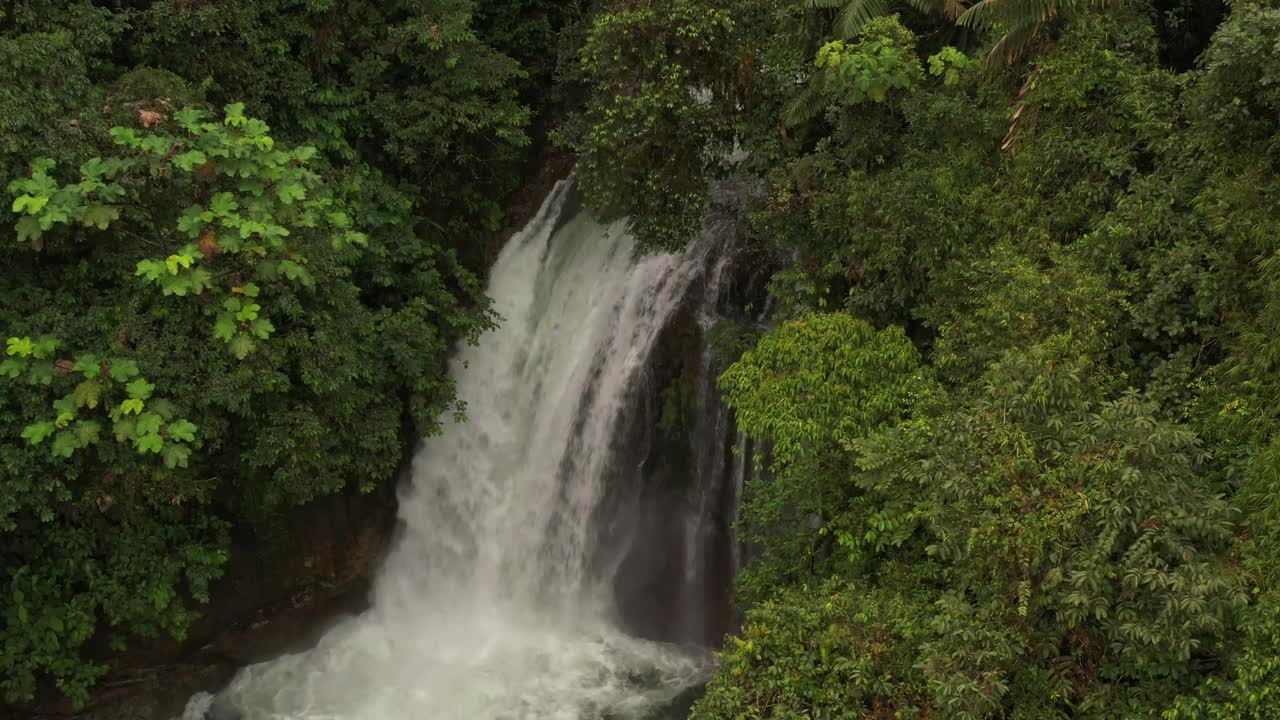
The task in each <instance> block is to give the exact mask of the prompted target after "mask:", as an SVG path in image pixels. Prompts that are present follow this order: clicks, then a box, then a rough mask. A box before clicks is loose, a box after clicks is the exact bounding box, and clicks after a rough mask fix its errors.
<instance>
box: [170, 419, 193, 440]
mask: <svg viewBox="0 0 1280 720" xmlns="http://www.w3.org/2000/svg"><path fill="white" fill-rule="evenodd" d="M196 429H197V428H196V426H195V423H193V422H191V421H189V420H178V421H176V422H174V423H173V424H171V425H170V426H169V427H168V428H166V430H167V431H168V433H169V439H171V440H178V441H181V442H193V441H194V440H195V439H196Z"/></svg>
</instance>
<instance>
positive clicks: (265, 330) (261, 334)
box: [249, 318, 276, 340]
mask: <svg viewBox="0 0 1280 720" xmlns="http://www.w3.org/2000/svg"><path fill="white" fill-rule="evenodd" d="M249 330H250V332H252V333H253V334H254V336H256V337H257V338H258V339H259V340H266V339H267V338H269V337H271V333H273V332H275V331H276V326H275V325H272V324H271V321H270V320H268V319H266V318H258V319H256V320H254V321H253V323H251V324H250V325H249Z"/></svg>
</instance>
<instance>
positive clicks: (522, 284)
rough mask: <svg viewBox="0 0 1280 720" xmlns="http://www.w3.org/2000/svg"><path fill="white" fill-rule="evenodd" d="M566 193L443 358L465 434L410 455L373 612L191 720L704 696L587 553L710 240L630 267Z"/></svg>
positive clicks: (481, 718) (512, 254) (447, 713)
mask: <svg viewBox="0 0 1280 720" xmlns="http://www.w3.org/2000/svg"><path fill="white" fill-rule="evenodd" d="M569 193H570V187H569V183H567V182H565V183H561V184H560V185H558V186H557V187H556V189H555V190H554V191H553V192H552V194H551V196H550V197H549V198H548V199H547V201H546V203H545V204H544V205H543V208H542V209H541V211H540V212H539V215H538V216H537V218H535V219H534V221H532V222H531V223H530V225H529V226H528V227H527V228H526V229H525V230H524V231H523V232H522V233H520V234H519V235H517V236H516V237H514V238H513V239H512V240H511V241H510V242H509V243H508V245H507V247H506V248H505V249H504V250H503V252H502V254H501V256H500V257H499V259H498V261H497V263H496V264H495V266H494V267H493V270H492V275H491V280H490V286H489V294H490V296H491V297H493V299H494V301H495V305H496V309H497V311H498V312H499V313H500V314H501V316H502V317H503V322H502V324H501V327H500V329H498V330H497V331H495V332H492V333H489V334H488V335H486V336H484V337H483V338H482V339H481V341H480V343H479V345H478V346H475V347H466V348H463V349H462V350H461V351H460V352H459V353H458V355H457V357H456V358H455V359H454V361H453V364H452V372H453V377H454V378H455V380H456V381H457V384H458V391H459V395H460V397H461V398H462V399H464V400H465V401H466V403H467V413H468V419H467V421H466V422H465V423H462V424H457V425H452V426H449V427H448V428H446V430H445V431H444V433H443V434H442V435H440V436H438V437H434V438H430V439H428V440H427V441H426V442H425V443H424V444H423V447H422V448H421V449H420V450H419V452H418V454H417V456H416V458H415V461H414V464H413V470H412V481H411V482H409V483H407V484H406V488H405V489H404V490H403V492H402V497H401V503H400V517H401V520H402V525H403V533H402V536H401V537H400V538H399V540H398V541H397V543H396V545H395V547H394V548H393V550H392V552H391V554H390V556H389V557H388V558H387V561H386V564H385V566H384V567H383V569H382V570H381V573H380V575H379V577H378V579H377V580H376V582H375V586H374V592H373V599H372V607H371V608H370V610H368V611H367V612H366V613H364V614H363V615H360V616H358V617H355V618H352V619H349V620H346V621H344V622H343V623H341V624H339V625H338V626H336V627H334V628H333V629H332V630H331V631H329V632H328V633H327V634H326V635H325V636H324V637H323V638H322V639H321V640H320V641H319V643H318V644H317V645H316V646H315V647H314V648H313V649H311V650H308V651H306V652H303V653H300V654H296V655H290V656H285V657H282V658H278V659H276V660H273V661H270V662H267V663H263V664H261V665H256V666H251V667H249V668H246V669H244V670H243V671H241V672H240V674H239V675H238V676H237V677H236V678H235V679H234V680H233V682H232V683H231V685H230V686H229V687H228V688H227V689H225V690H224V691H223V692H222V693H221V694H220V695H219V696H218V699H217V700H216V702H215V701H214V700H213V699H212V698H210V697H207V696H206V697H201V698H195V699H193V700H192V702H191V703H190V705H189V706H188V708H187V712H186V718H188V720H195V719H197V718H200V719H203V718H204V717H205V716H206V715H209V716H213V715H214V714H216V713H225V714H226V715H228V716H232V717H242V718H244V720H268V719H270V720H320V719H322V718H323V719H325V720H405V719H406V718H415V719H421V720H508V719H510V720H517V719H519V720H525V719H528V720H535V719H537V720H541V719H544V718H545V719H548V720H550V719H555V720H599V719H601V718H642V717H646V716H647V715H648V714H649V713H651V712H652V711H653V710H654V709H655V708H659V707H661V706H662V705H663V704H664V703H667V702H669V701H670V700H671V698H673V697H674V696H676V695H677V694H679V693H681V692H682V691H684V690H686V689H687V688H689V687H692V686H695V685H697V684H698V683H699V682H701V681H702V680H704V679H705V677H706V674H707V672H708V670H709V662H708V658H707V655H706V653H705V652H704V651H699V650H696V649H690V648H687V647H682V646H677V645H672V644H668V643H659V642H654V641H650V640H642V639H639V638H637V637H634V636H632V635H630V634H628V633H627V632H624V631H623V629H621V627H620V624H619V623H618V621H617V612H616V609H615V604H614V598H613V592H614V578H613V577H611V576H610V575H611V571H610V568H613V571H615V572H616V570H617V567H618V563H617V562H613V563H610V562H608V561H607V560H605V561H601V553H600V551H599V549H598V548H597V547H595V545H597V544H598V543H599V542H600V538H601V536H602V533H601V531H600V529H599V528H598V527H597V525H598V524H599V522H600V518H599V517H598V516H599V514H600V508H601V506H602V504H603V503H604V500H605V498H606V496H607V494H608V493H607V489H608V488H607V485H608V483H609V482H610V475H611V473H612V471H613V469H614V468H615V466H616V465H617V463H618V460H617V459H616V458H615V455H616V453H615V451H614V449H615V446H616V445H617V442H616V437H615V436H616V435H617V433H618V432H619V424H620V422H621V421H620V418H623V417H624V415H625V412H626V410H627V403H628V402H629V397H630V395H631V394H633V390H634V387H635V386H636V384H637V383H638V382H640V381H641V380H642V376H643V374H644V372H643V371H644V369H645V367H646V363H647V361H648V358H649V355H650V353H651V350H652V348H653V346H654V343H655V342H656V339H657V338H658V336H659V334H660V332H661V331H662V329H663V327H664V325H665V324H666V322H667V321H668V318H669V317H670V316H671V315H672V314H673V313H675V312H676V311H677V310H678V309H679V308H680V307H681V305H682V303H684V301H685V297H686V295H687V294H688V293H689V288H690V287H691V286H692V285H693V283H694V282H695V280H697V279H698V278H699V277H701V275H702V274H703V272H704V269H705V268H706V266H707V264H708V262H707V255H708V252H709V247H710V246H712V245H713V244H714V243H713V242H709V241H707V240H704V241H703V242H701V243H698V244H696V245H695V247H693V248H691V249H690V250H689V251H688V252H686V253H685V254H683V255H648V256H641V257H637V256H636V254H635V253H634V251H633V247H632V240H631V238H630V237H629V236H628V235H627V234H626V233H625V231H624V229H623V227H622V226H621V225H615V226H612V227H603V226H601V225H599V224H597V223H596V222H595V221H593V220H592V219H591V218H590V217H589V216H588V215H587V214H586V213H579V214H577V215H575V216H574V217H573V218H571V219H569V220H568V221H567V222H565V223H563V224H562V225H561V220H562V218H561V214H562V212H563V209H564V206H565V204H566V199H567V198H568V196H569ZM211 704H213V705H214V708H215V709H212V710H211V708H210V705H211ZM216 708H223V710H218V709H216Z"/></svg>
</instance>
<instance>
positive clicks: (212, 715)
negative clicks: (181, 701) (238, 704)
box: [204, 699, 244, 720]
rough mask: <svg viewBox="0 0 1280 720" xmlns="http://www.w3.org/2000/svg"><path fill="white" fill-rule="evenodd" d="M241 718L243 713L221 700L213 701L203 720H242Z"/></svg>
mask: <svg viewBox="0 0 1280 720" xmlns="http://www.w3.org/2000/svg"><path fill="white" fill-rule="evenodd" d="M243 718H244V713H242V712H240V711H239V710H237V709H236V708H234V707H232V706H231V704H230V703H228V702H225V701H223V700H221V699H219V700H214V701H213V704H212V705H210V706H209V709H208V710H207V711H205V714H204V720H243Z"/></svg>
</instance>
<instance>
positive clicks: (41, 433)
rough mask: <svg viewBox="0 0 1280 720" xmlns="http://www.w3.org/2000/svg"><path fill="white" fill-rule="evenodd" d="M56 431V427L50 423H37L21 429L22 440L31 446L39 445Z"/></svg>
mask: <svg viewBox="0 0 1280 720" xmlns="http://www.w3.org/2000/svg"><path fill="white" fill-rule="evenodd" d="M56 431H57V427H56V426H55V425H54V424H53V423H52V422H39V423H35V424H32V425H28V426H26V427H25V428H23V429H22V439H23V440H26V441H27V442H29V443H31V444H32V445H39V444H40V443H42V442H44V441H45V439H46V438H48V437H49V436H50V435H52V434H53V433H54V432H56Z"/></svg>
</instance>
